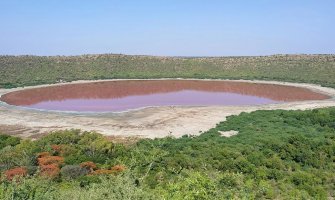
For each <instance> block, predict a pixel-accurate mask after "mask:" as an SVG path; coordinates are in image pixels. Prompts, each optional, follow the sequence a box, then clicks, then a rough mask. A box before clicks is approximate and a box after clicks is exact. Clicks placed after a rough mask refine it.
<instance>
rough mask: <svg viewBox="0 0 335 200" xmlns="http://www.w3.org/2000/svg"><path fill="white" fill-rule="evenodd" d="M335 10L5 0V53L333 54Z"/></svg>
mask: <svg viewBox="0 0 335 200" xmlns="http://www.w3.org/2000/svg"><path fill="white" fill-rule="evenodd" d="M334 9H335V1H334V0H244V1H242V0H229V1H228V0H141V1H140V0H132V1H131V0H109V1H108V0H0V10H1V12H0V54H1V55H27V54H29V55H80V54H99V53H116V54H119V53H121V54H131V55H157V56H252V55H271V54H329V53H335V11H334Z"/></svg>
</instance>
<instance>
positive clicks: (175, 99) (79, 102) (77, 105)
mask: <svg viewBox="0 0 335 200" xmlns="http://www.w3.org/2000/svg"><path fill="white" fill-rule="evenodd" d="M276 102H278V101H274V100H271V99H267V98H263V97H257V96H249V95H242V94H235V93H228V92H206V91H193V90H182V91H177V92H168V93H156V94H148V95H135V96H126V97H121V98H110V99H66V100H60V101H58V100H57V101H43V102H39V103H36V104H33V105H30V106H29V107H30V108H37V109H46V110H59V111H86V112H87V111H88V112H106V111H114V112H115V111H117V112H119V111H125V110H131V109H138V108H143V107H149V106H177V105H178V106H213V105H226V106H232V105H260V104H269V103H276Z"/></svg>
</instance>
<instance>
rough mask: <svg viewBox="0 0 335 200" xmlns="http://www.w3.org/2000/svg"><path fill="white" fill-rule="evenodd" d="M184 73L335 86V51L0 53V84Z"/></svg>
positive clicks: (173, 76)
mask: <svg viewBox="0 0 335 200" xmlns="http://www.w3.org/2000/svg"><path fill="white" fill-rule="evenodd" d="M178 77H181V78H229V79H264V80H281V81H293V82H306V83H317V84H322V85H325V86H331V87H335V78H334V77H335V55H274V56H259V57H206V58H205V57H204V58H202V57H190V58H185V57H154V56H128V55H115V54H101V55H83V56H51V57H45V56H0V87H17V86H27V85H38V84H45V83H56V82H59V81H73V80H88V79H90V80H92V79H112V78H178Z"/></svg>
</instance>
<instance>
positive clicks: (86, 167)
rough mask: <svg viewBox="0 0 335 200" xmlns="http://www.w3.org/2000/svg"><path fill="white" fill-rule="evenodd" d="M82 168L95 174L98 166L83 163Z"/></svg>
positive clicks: (92, 163)
mask: <svg viewBox="0 0 335 200" xmlns="http://www.w3.org/2000/svg"><path fill="white" fill-rule="evenodd" d="M80 167H82V168H85V169H87V170H89V171H90V172H93V171H94V170H96V169H97V165H96V164H95V163H94V162H91V161H88V162H83V163H81V164H80Z"/></svg>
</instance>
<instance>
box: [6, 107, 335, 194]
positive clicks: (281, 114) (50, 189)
mask: <svg viewBox="0 0 335 200" xmlns="http://www.w3.org/2000/svg"><path fill="white" fill-rule="evenodd" d="M227 130H236V131H239V134H238V135H236V136H232V137H230V138H225V137H222V136H220V132H219V131H227ZM1 137H4V136H1ZM5 138H6V139H5V140H4V141H2V143H1V145H0V167H1V171H2V181H1V183H0V199H43V200H44V199H92V200H94V199H327V198H330V199H332V198H334V197H335V167H334V161H335V108H326V109H316V110H310V111H283V110H276V111H256V112H252V113H242V114H240V115H239V116H231V117H229V118H228V119H227V121H225V122H222V123H220V124H218V125H217V127H215V128H213V129H211V130H209V131H207V132H205V133H203V134H201V135H200V136H197V137H195V136H188V135H185V136H183V137H182V138H178V139H176V138H171V137H167V138H162V139H154V140H151V139H143V140H140V141H139V142H137V143H136V144H134V145H130V146H129V145H127V146H124V145H122V144H116V143H113V142H111V141H109V140H108V139H106V138H105V137H103V136H101V135H99V134H97V133H87V132H85V133H81V132H80V131H78V130H68V131H60V132H54V133H51V134H49V135H47V136H45V137H43V138H41V139H39V140H36V141H29V140H21V141H20V142H19V143H18V142H16V141H17V140H18V139H16V138H11V137H7V136H6V137H5ZM8 138H11V139H8ZM15 174H16V176H14V175H15Z"/></svg>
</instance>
